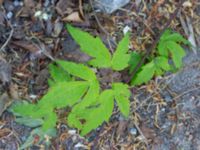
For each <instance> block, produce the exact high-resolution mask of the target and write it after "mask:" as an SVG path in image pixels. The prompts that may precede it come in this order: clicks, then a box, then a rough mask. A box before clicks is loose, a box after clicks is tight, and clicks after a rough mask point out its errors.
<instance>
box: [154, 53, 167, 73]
mask: <svg viewBox="0 0 200 150" xmlns="http://www.w3.org/2000/svg"><path fill="white" fill-rule="evenodd" d="M154 60H155V61H154V62H155V64H156V66H157V68H161V69H163V70H165V71H169V70H171V66H170V65H169V63H168V59H167V58H166V57H163V56H158V57H156V58H155V59H154Z"/></svg>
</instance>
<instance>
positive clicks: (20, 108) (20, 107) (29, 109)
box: [9, 101, 36, 116]
mask: <svg viewBox="0 0 200 150" xmlns="http://www.w3.org/2000/svg"><path fill="white" fill-rule="evenodd" d="M35 108H36V105H34V104H29V103H27V102H26V101H24V102H17V103H14V104H13V105H12V106H11V108H10V109H9V111H11V112H12V113H14V114H15V115H16V116H31V115H32V114H33V113H34V109H35Z"/></svg>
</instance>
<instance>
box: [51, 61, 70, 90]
mask: <svg viewBox="0 0 200 150" xmlns="http://www.w3.org/2000/svg"><path fill="white" fill-rule="evenodd" d="M49 73H50V75H51V78H50V79H49V80H48V83H49V85H50V86H53V85H55V84H56V83H57V82H65V81H72V79H71V77H70V75H69V74H68V73H67V72H66V71H64V69H62V68H61V67H59V66H56V65H55V64H53V63H52V64H50V65H49Z"/></svg>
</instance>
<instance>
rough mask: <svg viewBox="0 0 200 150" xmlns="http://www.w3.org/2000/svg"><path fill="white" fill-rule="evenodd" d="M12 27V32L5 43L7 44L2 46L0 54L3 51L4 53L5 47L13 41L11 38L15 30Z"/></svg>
mask: <svg viewBox="0 0 200 150" xmlns="http://www.w3.org/2000/svg"><path fill="white" fill-rule="evenodd" d="M10 27H11V31H10V34H9V37H8V39H7V40H6V41H5V43H4V44H3V45H2V46H1V48H0V52H1V51H4V49H5V47H6V46H7V45H8V43H9V42H10V40H11V38H12V36H13V33H14V28H13V27H12V26H10Z"/></svg>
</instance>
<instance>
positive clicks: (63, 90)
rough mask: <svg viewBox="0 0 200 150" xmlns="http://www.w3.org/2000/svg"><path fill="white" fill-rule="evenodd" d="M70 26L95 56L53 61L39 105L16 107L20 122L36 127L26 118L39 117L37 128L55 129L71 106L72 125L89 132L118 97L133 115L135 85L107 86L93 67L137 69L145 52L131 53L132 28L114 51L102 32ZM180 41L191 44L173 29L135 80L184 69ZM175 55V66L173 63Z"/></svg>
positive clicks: (105, 118)
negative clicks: (132, 87) (131, 88)
mask: <svg viewBox="0 0 200 150" xmlns="http://www.w3.org/2000/svg"><path fill="white" fill-rule="evenodd" d="M67 30H68V31H69V33H70V34H71V36H72V37H73V38H74V40H75V41H76V42H77V43H78V44H79V45H80V48H81V51H82V52H84V53H86V54H88V55H89V56H91V60H90V61H89V62H88V64H87V65H84V64H78V63H74V62H70V61H63V60H56V61H55V63H54V64H51V65H50V66H49V70H50V74H51V77H50V79H49V80H48V83H49V86H50V88H49V90H48V92H47V93H46V94H45V95H44V96H43V97H42V98H41V99H40V100H39V101H38V103H37V104H30V103H24V102H23V103H17V104H15V105H13V106H12V108H11V110H12V112H14V113H15V115H16V116H18V117H19V118H18V120H17V121H18V122H20V123H22V124H25V125H28V126H30V124H28V123H27V122H26V121H24V119H25V120H26V119H29V120H32V121H33V122H35V124H34V127H36V126H41V129H42V131H43V132H45V131H47V130H49V129H54V128H55V126H56V122H57V120H58V118H57V115H56V110H57V109H60V108H66V107H68V108H70V111H69V113H68V116H67V123H68V125H69V126H70V127H74V128H77V129H79V130H80V134H81V135H86V134H87V133H89V132H90V131H91V130H92V129H95V128H97V127H98V126H99V125H101V124H102V123H103V122H108V121H109V118H110V117H111V115H112V112H113V109H114V103H115V102H116V104H117V105H118V107H119V110H120V112H121V113H122V114H123V115H124V116H125V117H128V115H129V112H130V101H129V98H130V95H131V93H130V91H129V86H128V85H127V84H125V83H122V82H113V83H111V87H110V88H109V89H101V88H100V82H99V80H98V78H97V76H96V74H95V72H94V71H93V70H92V69H91V67H95V68H110V69H112V70H113V71H122V70H124V69H125V68H127V67H128V66H130V69H129V70H130V71H129V72H130V73H131V72H132V71H133V69H134V68H135V67H136V65H137V63H138V62H139V61H140V60H141V58H142V55H141V54H139V53H136V52H132V53H129V52H128V50H129V48H128V46H129V33H127V34H126V35H125V37H124V38H123V39H122V40H121V41H120V42H119V44H118V46H117V49H116V51H115V52H114V54H113V55H111V53H110V52H109V50H108V49H107V48H106V46H105V45H104V44H103V42H102V41H101V40H100V38H99V37H93V36H91V35H90V34H88V33H87V32H83V31H81V30H80V29H77V28H74V27H72V26H70V25H67ZM180 42H183V43H185V44H187V41H186V40H185V39H184V38H183V37H182V36H181V35H180V34H177V33H172V32H171V31H170V30H167V31H166V32H165V33H164V34H163V36H162V37H161V39H160V42H159V44H158V47H157V49H158V53H156V57H154V58H153V59H151V60H150V62H147V63H146V64H144V65H143V66H142V67H141V68H140V70H139V71H138V72H137V74H136V76H135V77H133V78H132V81H131V84H132V85H140V84H142V83H145V82H147V81H149V80H150V79H151V78H152V77H153V76H154V75H155V74H157V75H161V74H163V73H164V72H165V71H170V70H172V69H173V68H174V67H173V66H175V67H176V68H180V67H181V64H182V58H183V57H184V55H185V52H184V50H183V49H182V48H181V46H180V45H179V43H180ZM169 54H171V55H169ZM170 56H172V60H173V62H174V65H170V64H169V63H168V61H169V59H168V58H170ZM90 66H91V67H90ZM32 126H33V125H32Z"/></svg>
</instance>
